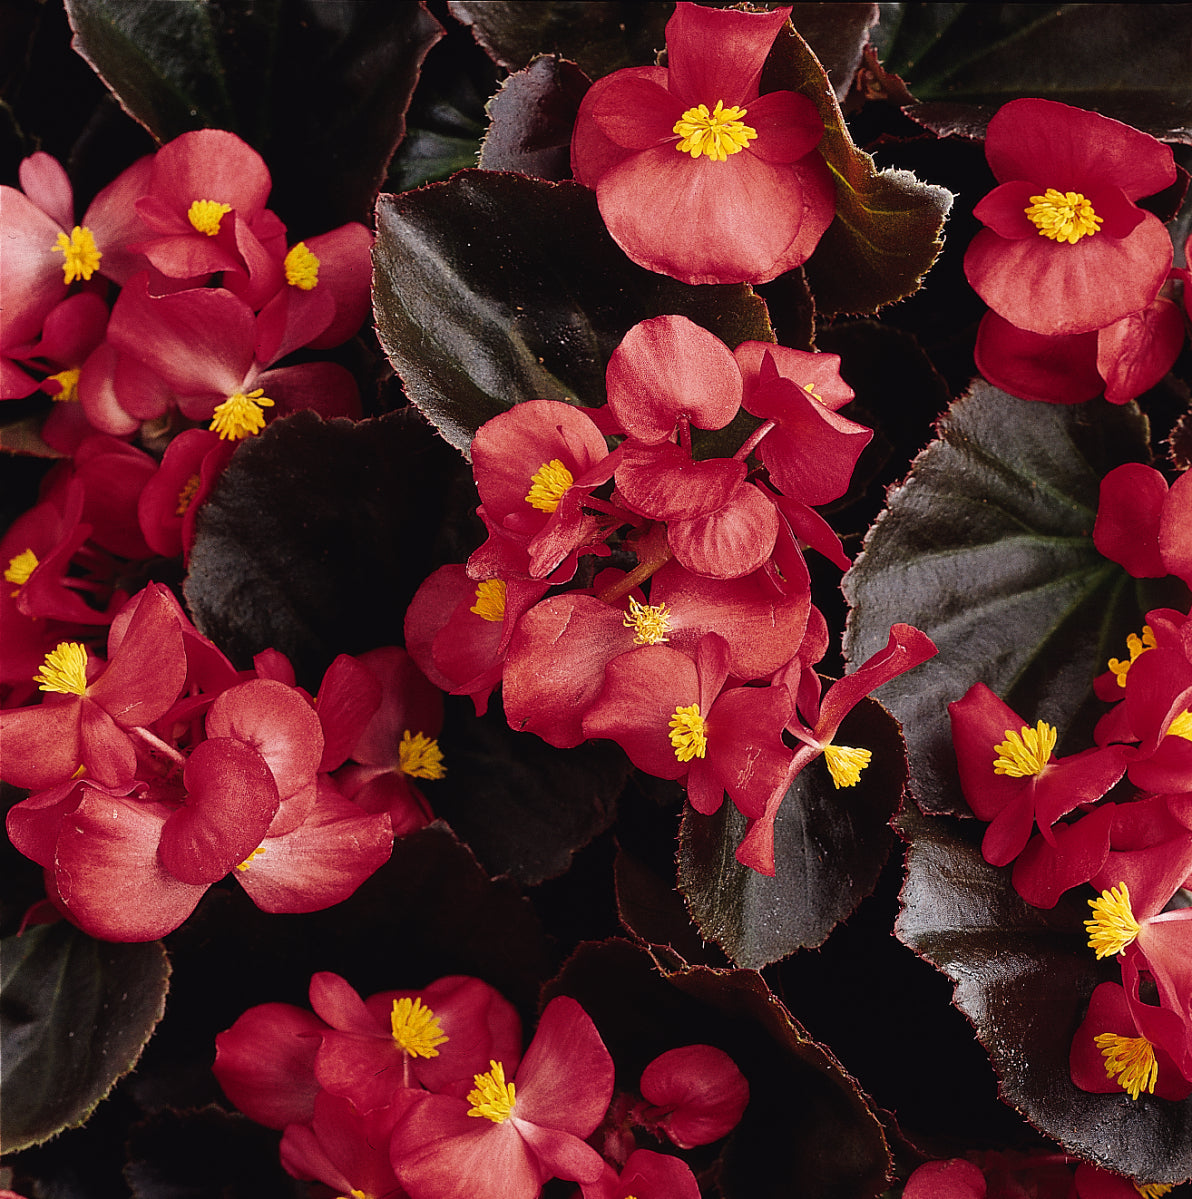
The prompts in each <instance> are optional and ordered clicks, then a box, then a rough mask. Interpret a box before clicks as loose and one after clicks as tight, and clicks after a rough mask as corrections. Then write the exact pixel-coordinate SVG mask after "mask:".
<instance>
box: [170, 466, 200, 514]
mask: <svg viewBox="0 0 1192 1199" xmlns="http://www.w3.org/2000/svg"><path fill="white" fill-rule="evenodd" d="M199 482H200V480H199V476H198V475H191V476H190V478H189V479H187V480H186V482H185V483H183V484H182V490H181V491H180V492H178V507H177V508H175V509H174V515H175V516H185V515H186V514H187V512H188V511H189V510H190V505H191V501H192V500H193V499H194V498H195V492H196V491H198V489H199Z"/></svg>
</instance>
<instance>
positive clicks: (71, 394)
mask: <svg viewBox="0 0 1192 1199" xmlns="http://www.w3.org/2000/svg"><path fill="white" fill-rule="evenodd" d="M80 374H82V371H80V370H79V368H78V367H77V366H75V367H71V368H70V369H69V370H65V371H59V372H58V373H57V374H56V375H50V376H49V377H48V378H46V379H44V380H42V389H43V390H44V389H45V385H46V384H47V383H57V384H58V390H57V391H52V392H50V393H49V394H50V398H51V399H53V400H54V401H55V402H56V403H59V404H77V403H78V401H79V375H80Z"/></svg>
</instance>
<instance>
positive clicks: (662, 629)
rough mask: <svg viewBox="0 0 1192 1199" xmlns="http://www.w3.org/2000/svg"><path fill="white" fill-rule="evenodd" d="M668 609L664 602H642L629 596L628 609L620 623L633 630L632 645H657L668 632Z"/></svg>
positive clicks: (665, 637)
mask: <svg viewBox="0 0 1192 1199" xmlns="http://www.w3.org/2000/svg"><path fill="white" fill-rule="evenodd" d="M670 620H671V613H670V609H669V608H668V607H667V606H666V605H665V604H643V603H639V602H638V601H637V600H635V599H634V598H633V596H630V597H629V611H628V613H626V615H625V617H624V618H623V619H622V621H621V623H622V624H623V625H624V626H625V627H626V628H627V629H632V630H633V644H634V645H658V644H659V643H660V642H663V641H667V640H669V638H668V637H667V633H669V632H670Z"/></svg>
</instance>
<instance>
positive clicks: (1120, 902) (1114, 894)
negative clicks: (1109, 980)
mask: <svg viewBox="0 0 1192 1199" xmlns="http://www.w3.org/2000/svg"><path fill="white" fill-rule="evenodd" d="M1089 907H1090V908H1092V909H1093V918H1092V919H1091V920H1086V921H1085V922H1084V927H1085V928H1087V929H1088V930H1089V948H1090V949H1095V950H1096V951H1097V957H1098V958H1107V957H1113V956H1116V955H1117V954H1119V953H1121V952H1122V951H1123V950H1124V949H1125V948H1126V946H1127V945H1129V944H1130V943H1131V942H1132V941H1133V940H1134V938H1135V937H1137V936H1138V934H1139V933H1140V932H1142V929H1141V927H1140V926H1139V924H1138V921H1137V920H1135V919H1134V912H1133V911H1132V909H1131V907H1130V888H1129V887H1127V886H1126V884H1125V883H1119V884H1118V885H1117V886H1116V887H1111V888H1110V889H1109V890H1108V891H1102V892H1101V894H1100V895H1099V896H1098V897H1097V898H1096V899H1090V900H1089Z"/></svg>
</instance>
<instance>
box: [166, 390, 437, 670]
mask: <svg viewBox="0 0 1192 1199" xmlns="http://www.w3.org/2000/svg"><path fill="white" fill-rule="evenodd" d="M454 465H455V459H454V455H452V454H451V453H450V452H449V451H447V450H446V449H445V447H443V446H442V445H441V444H440V443H439V442H438V440H437V439H436V438H435V437H434V436H433V435H432V434H431V433H430V431H429V430H428V429H427V428H426V427H425V426H424V425H423V424H422V422H421V421H419V420H418V419H417V418H416V417H413V418H412V419H411V416H410V415H405V414H402V413H394V414H391V415H389V416H384V417H380V418H378V419H376V420H366V421H359V422H353V421H349V420H330V421H323V420H321V419H320V418H319V417H318V416H317V415H316V414H315V413H313V412H310V411H305V412H299V413H296V414H295V415H293V416H290V417H286V418H284V419H281V420H278V421H276V422H274V423H273V424H271V425H270V426H269V427H268V428H267V429H266V430H265V431H264V432H263V433H261V434H260V435H259V436H258V437H256V438H254V439H253V440H252V441H250V442H246V443H244V444H243V445H241V446H240V447H239V448H238V449H237V451H236V455H235V457H234V458H233V459H232V461H231V463H230V464H229V466H228V469H227V470H226V471H225V472H224V474H223V476H222V477H221V479H220V480H219V483H218V485H217V486H216V488H215V491H214V492H213V493H212V495H211V498H210V499H209V500H208V501H207V503H206V504H205V505H204V506H203V509H202V511H201V512H200V514H199V517H198V525H197V528H198V535H197V537H196V539H195V544H194V549H193V551H192V553H191V558H190V575H189V577H188V578H187V581H186V597H187V601H188V603H189V604H190V609H191V612H192V614H193V617H194V619H195V622H196V624H198V625H199V626H200V627H201V628H202V630H203V631H204V632H205V633H206V634H207V635H208V636H209V637H211V638H212V640H214V641H215V642H216V644H218V645H219V646H220V648H221V649H223V650H224V652H225V653H227V654H228V655H229V656H230V657H231V658H232V659H233V660H234V661H236V662H237V664H239V665H242V666H243V665H247V664H248V663H249V662H250V661H251V659H252V656H253V655H254V654H256V653H259V652H260V651H261V650H263V649H266V648H267V647H269V646H272V647H273V648H275V649H279V650H281V651H282V652H283V653H284V654H286V655H288V656H289V657H290V659H291V660H292V661H293V663H294V666H295V669H296V670H297V672H298V677H299V679H300V680H302V681H304V683H305V685H307V686H309V687H311V689H312V690H313V689H314V688H317V686H318V681H319V679H320V678H321V677H322V672H323V671H324V670H325V669H326V667H327V666H328V665H329V664H330V662H331V660H332V659H333V658H334V657H335V655H336V654H339V653H351V654H355V653H362V652H363V651H364V650H366V649H373V648H375V647H376V646H379V645H397V644H400V643H401V640H402V620H403V615H404V613H405V609H406V606H407V604H408V603H409V602H410V599H411V598H412V597H413V594H414V592H415V591H416V590H417V588H418V585H419V584H420V583H421V582H422V580H423V579H424V578H425V577H426V576H427V574H429V573H430V571H431V569H432V567H433V563H432V560H431V554H432V548H433V546H434V543H435V538H436V535H437V533H438V523H437V522H438V519H439V516H440V514H441V513H442V511H443V505H444V502H445V498H444V497H445V495H446V493H447V488H448V484H449V477H450V471H451V469H452V467H453V466H454Z"/></svg>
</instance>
